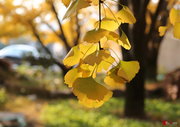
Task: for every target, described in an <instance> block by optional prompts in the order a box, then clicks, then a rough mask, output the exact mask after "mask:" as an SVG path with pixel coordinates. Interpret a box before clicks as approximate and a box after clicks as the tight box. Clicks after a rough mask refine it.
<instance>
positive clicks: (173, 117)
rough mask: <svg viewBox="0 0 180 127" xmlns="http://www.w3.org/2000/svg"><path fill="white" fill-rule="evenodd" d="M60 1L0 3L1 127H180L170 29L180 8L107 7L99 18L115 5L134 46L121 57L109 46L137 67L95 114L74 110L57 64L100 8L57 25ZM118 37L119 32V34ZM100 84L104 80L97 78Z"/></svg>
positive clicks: (146, 2) (159, 0) (176, 59)
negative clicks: (126, 15) (125, 11)
mask: <svg viewBox="0 0 180 127" xmlns="http://www.w3.org/2000/svg"><path fill="white" fill-rule="evenodd" d="M62 2H63V1H61V0H0V127H162V126H163V123H164V121H165V122H166V123H167V124H169V126H174V127H178V126H180V101H179V98H180V55H179V54H180V40H178V39H176V38H174V36H173V28H172V27H170V28H169V29H168V31H167V32H166V34H165V35H164V36H163V37H160V36H159V32H158V28H159V26H161V25H162V26H164V25H166V24H168V22H169V19H168V17H169V11H170V9H171V8H173V7H174V8H177V9H180V4H179V0H136V1H135V0H134V1H133V0H119V1H118V0H116V1H115V0H106V1H105V4H103V5H102V6H103V11H102V13H103V15H113V12H115V11H117V10H118V8H120V6H119V3H121V4H124V5H128V7H129V8H130V9H131V10H132V12H133V13H134V15H135V17H136V19H137V22H136V23H135V24H134V25H127V24H123V25H121V28H122V29H123V30H124V31H125V33H126V34H127V36H128V37H129V40H130V42H131V44H132V47H133V48H132V49H131V50H130V51H126V50H124V49H121V47H119V46H118V45H116V43H113V42H109V46H110V47H111V48H113V49H114V52H115V53H116V54H117V55H118V57H120V58H121V59H124V60H139V61H140V63H141V71H140V73H139V74H138V75H137V76H136V77H135V79H134V80H133V81H132V82H131V83H129V84H127V85H125V86H124V87H123V88H121V89H120V90H117V91H114V95H113V98H112V99H110V101H108V102H106V103H105V104H104V105H103V106H102V107H100V108H98V109H88V108H85V107H83V106H82V105H80V104H78V100H77V98H76V97H75V96H74V95H73V94H72V92H71V89H69V88H68V87H67V86H66V85H65V84H64V79H63V77H64V75H65V73H66V72H67V71H68V70H69V68H67V67H65V66H64V65H63V64H62V60H63V58H64V57H65V55H66V54H67V52H68V51H69V50H70V48H71V47H72V46H74V45H76V44H78V43H80V42H81V41H82V37H83V36H84V34H85V32H86V31H88V30H91V29H93V28H94V23H95V22H96V21H97V20H98V8H97V7H88V8H86V9H82V10H80V11H78V12H77V13H76V14H75V15H73V16H72V17H71V18H68V19H66V20H62V18H63V16H64V14H65V12H66V10H67V9H66V6H65V5H64V4H63V3H62ZM117 32H118V31H117ZM100 81H101V77H100Z"/></svg>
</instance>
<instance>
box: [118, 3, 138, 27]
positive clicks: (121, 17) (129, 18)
mask: <svg viewBox="0 0 180 127" xmlns="http://www.w3.org/2000/svg"><path fill="white" fill-rule="evenodd" d="M115 16H116V17H117V19H118V21H119V22H121V23H129V24H134V23H135V22H136V18H135V17H134V15H133V13H132V12H131V10H130V9H129V8H128V7H127V6H122V9H121V10H119V11H118V12H117V13H116V14H115Z"/></svg>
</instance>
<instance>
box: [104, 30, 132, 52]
mask: <svg viewBox="0 0 180 127" xmlns="http://www.w3.org/2000/svg"><path fill="white" fill-rule="evenodd" d="M106 37H107V39H108V40H112V41H115V42H117V43H118V44H119V45H121V46H122V47H124V48H125V49H127V50H129V49H130V48H131V44H130V42H129V40H128V38H127V36H126V34H125V33H124V32H123V31H122V33H121V34H120V36H119V35H118V34H116V33H114V32H110V33H109V34H108V35H107V36H106Z"/></svg>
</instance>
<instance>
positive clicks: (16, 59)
mask: <svg viewBox="0 0 180 127" xmlns="http://www.w3.org/2000/svg"><path fill="white" fill-rule="evenodd" d="M25 57H34V58H37V59H38V58H39V57H40V54H39V52H38V50H37V49H36V48H34V47H32V46H29V45H24V44H14V45H9V46H6V47H5V48H3V49H1V50H0V58H3V59H9V60H10V61H11V62H13V63H16V64H20V63H21V61H22V60H23V59H24V58H25Z"/></svg>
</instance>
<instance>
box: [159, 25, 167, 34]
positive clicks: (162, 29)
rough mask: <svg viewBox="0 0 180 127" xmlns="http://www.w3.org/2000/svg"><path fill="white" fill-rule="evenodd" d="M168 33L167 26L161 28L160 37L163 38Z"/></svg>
mask: <svg viewBox="0 0 180 127" xmlns="http://www.w3.org/2000/svg"><path fill="white" fill-rule="evenodd" d="M166 31H167V26H160V27H159V36H163V35H164V34H165V32H166Z"/></svg>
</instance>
